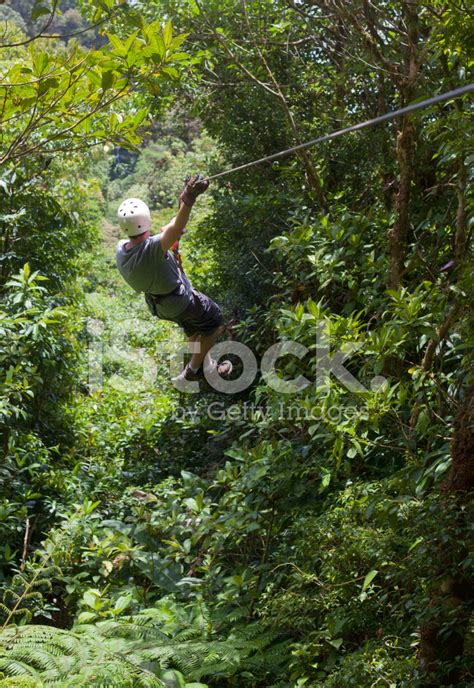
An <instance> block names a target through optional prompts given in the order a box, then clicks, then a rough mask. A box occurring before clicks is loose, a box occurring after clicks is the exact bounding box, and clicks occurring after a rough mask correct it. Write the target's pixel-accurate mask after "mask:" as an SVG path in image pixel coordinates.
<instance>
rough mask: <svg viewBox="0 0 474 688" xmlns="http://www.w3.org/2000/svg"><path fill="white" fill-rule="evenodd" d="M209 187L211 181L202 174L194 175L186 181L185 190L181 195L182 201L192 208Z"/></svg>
mask: <svg viewBox="0 0 474 688" xmlns="http://www.w3.org/2000/svg"><path fill="white" fill-rule="evenodd" d="M208 186H209V179H206V178H205V177H204V176H203V175H202V174H193V175H192V177H188V178H187V179H186V180H185V185H184V190H183V191H182V193H181V195H180V197H179V198H180V200H181V201H182V202H183V203H184V204H185V205H189V206H192V205H194V202H195V200H196V198H197V197H198V196H199V195H200V194H202V193H204V191H206V189H207V187H208Z"/></svg>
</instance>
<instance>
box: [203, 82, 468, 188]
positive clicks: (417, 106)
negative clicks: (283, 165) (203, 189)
mask: <svg viewBox="0 0 474 688" xmlns="http://www.w3.org/2000/svg"><path fill="white" fill-rule="evenodd" d="M471 91H474V84H468V85H467V86H462V87H461V88H455V89H454V90H453V91H447V92H446V93H441V94H440V95H438V96H433V97H432V98H428V99H427V100H421V101H419V102H418V103H412V104H411V105H407V106H406V107H403V108H400V109H399V110H392V111H391V112H386V113H385V114H384V115H380V116H379V117H374V118H373V119H368V120H366V121H365V122H359V124H354V125H352V126H351V127H346V128H345V129H339V130H338V131H333V132H332V133H331V134H325V135H324V136H319V137H318V138H317V139H312V140H311V141H307V142H306V143H300V144H299V145H298V146H293V148H287V149H286V150H283V151H280V152H279V153H273V155H267V156H266V157H265V158H259V159H258V160H253V162H247V163H245V164H243V165H238V166H237V167H233V168H232V169H231V170H224V172H219V173H218V174H213V175H212V176H210V177H207V179H209V180H210V181H211V180H212V179H218V178H219V177H225V176H227V175H228V174H232V173H233V172H238V171H239V170H246V169H247V168H248V167H253V166H254V165H259V164H260V163H262V162H270V161H271V160H277V159H278V158H283V157H284V156H285V155H290V154H291V153H295V152H297V151H300V150H304V149H305V148H310V147H311V146H315V145H316V144H317V143H323V142H324V141H331V140H332V139H336V138H338V137H339V136H343V135H344V134H349V133H350V132H352V131H359V130H360V129H365V128H366V127H371V126H373V125H374V124H380V122H387V121H388V120H391V119H394V118H395V117H400V116H401V115H407V114H408V113H409V112H415V110H422V109H423V108H427V107H430V105H435V104H436V103H442V102H444V101H446V100H451V99H452V98H459V97H460V96H462V95H464V94H465V93H470V92H471Z"/></svg>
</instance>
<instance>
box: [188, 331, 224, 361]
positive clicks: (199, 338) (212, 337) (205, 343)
mask: <svg viewBox="0 0 474 688" xmlns="http://www.w3.org/2000/svg"><path fill="white" fill-rule="evenodd" d="M219 330H220V328H219V329H217V330H216V331H215V332H213V333H212V334H208V335H202V334H194V335H193V336H192V337H189V339H188V342H189V343H194V342H199V344H200V345H201V346H200V351H199V353H193V354H192V356H191V360H190V361H189V364H190V366H191V368H192V369H193V370H199V368H200V367H201V365H202V363H203V361H204V358H205V357H206V354H207V352H208V351H209V350H210V349H212V347H213V346H214V344H215V343H216V339H217V337H218V335H219Z"/></svg>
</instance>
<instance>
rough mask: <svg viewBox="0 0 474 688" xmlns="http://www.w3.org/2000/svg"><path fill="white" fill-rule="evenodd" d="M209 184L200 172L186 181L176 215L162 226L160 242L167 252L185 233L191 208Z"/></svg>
mask: <svg viewBox="0 0 474 688" xmlns="http://www.w3.org/2000/svg"><path fill="white" fill-rule="evenodd" d="M208 186H209V181H208V180H207V179H205V178H204V177H203V176H202V175H200V174H195V175H193V176H192V177H191V179H190V180H189V181H188V182H186V185H185V187H184V191H183V192H182V193H181V196H180V197H179V198H180V201H181V205H180V208H179V210H178V213H177V215H176V217H174V218H173V219H172V220H171V222H170V223H168V224H167V225H165V226H164V227H162V228H161V236H160V243H161V248H162V249H163V252H164V253H166V251H167V250H168V249H170V248H171V247H172V246H173V244H174V243H175V242H176V241H178V240H179V239H180V237H181V234H182V233H183V229H184V228H185V227H186V224H187V222H188V220H189V216H190V215H191V209H192V207H193V205H194V202H195V200H196V198H197V197H198V196H199V194H202V193H204V191H206V189H207V187H208Z"/></svg>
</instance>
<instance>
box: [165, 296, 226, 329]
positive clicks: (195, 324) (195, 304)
mask: <svg viewBox="0 0 474 688" xmlns="http://www.w3.org/2000/svg"><path fill="white" fill-rule="evenodd" d="M192 298H193V300H192V303H190V304H189V306H188V307H187V308H186V310H185V311H184V312H183V313H181V314H180V315H179V316H178V317H176V318H173V319H172V320H173V322H175V323H177V324H178V325H179V326H180V327H182V328H183V330H184V332H185V334H186V336H187V337H192V336H193V335H195V334H203V335H209V334H212V333H213V332H215V331H216V330H217V328H218V327H220V325H222V322H223V317H222V311H221V309H220V308H219V306H218V305H217V303H216V302H215V301H213V300H212V299H210V298H209V296H206V295H205V294H202V293H201V292H200V291H198V290H197V289H193V296H192Z"/></svg>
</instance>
